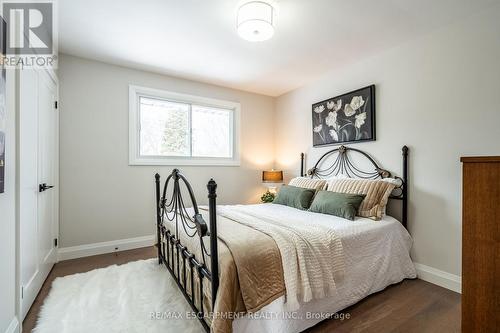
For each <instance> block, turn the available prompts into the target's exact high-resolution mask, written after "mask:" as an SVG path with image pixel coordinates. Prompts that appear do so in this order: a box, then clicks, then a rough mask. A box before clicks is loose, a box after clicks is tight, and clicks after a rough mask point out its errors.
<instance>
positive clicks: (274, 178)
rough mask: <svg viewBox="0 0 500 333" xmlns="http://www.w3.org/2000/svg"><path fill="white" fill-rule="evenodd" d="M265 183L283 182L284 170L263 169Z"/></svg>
mask: <svg viewBox="0 0 500 333" xmlns="http://www.w3.org/2000/svg"><path fill="white" fill-rule="evenodd" d="M262 182H263V183H281V182H283V171H276V170H271V171H262Z"/></svg>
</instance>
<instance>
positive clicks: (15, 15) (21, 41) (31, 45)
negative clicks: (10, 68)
mask: <svg viewBox="0 0 500 333" xmlns="http://www.w3.org/2000/svg"><path fill="white" fill-rule="evenodd" d="M52 6H53V4H52V3H51V2H5V3H4V4H3V18H4V20H5V22H6V28H7V33H6V37H7V41H6V45H5V46H6V54H8V55H14V54H17V55H30V54H33V55H49V54H52V53H53V29H54V24H53V8H52ZM16 25H17V26H18V30H19V32H18V33H16V28H15V27H16Z"/></svg>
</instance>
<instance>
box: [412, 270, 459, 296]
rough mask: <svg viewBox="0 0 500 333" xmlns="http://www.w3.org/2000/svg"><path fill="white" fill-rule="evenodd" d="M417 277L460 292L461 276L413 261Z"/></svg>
mask: <svg viewBox="0 0 500 333" xmlns="http://www.w3.org/2000/svg"><path fill="white" fill-rule="evenodd" d="M415 268H416V269H417V275H418V278H419V279H421V280H424V281H427V282H430V283H433V284H436V285H438V286H441V287H443V288H446V289H450V290H453V291H454V292H457V293H462V278H461V277H460V276H458V275H454V274H450V273H447V272H444V271H441V270H439V269H436V268H433V267H430V266H426V265H422V264H419V263H415Z"/></svg>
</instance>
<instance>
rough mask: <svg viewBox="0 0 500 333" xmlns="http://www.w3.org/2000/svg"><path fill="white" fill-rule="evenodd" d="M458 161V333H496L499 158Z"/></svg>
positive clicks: (499, 323)
mask: <svg viewBox="0 0 500 333" xmlns="http://www.w3.org/2000/svg"><path fill="white" fill-rule="evenodd" d="M460 160H461V161H462V163H463V199H462V200H463V203H462V332H467V333H468V332H474V333H478V332H488V333H489V332H500V245H499V244H500V156H495V157H493V156H491V157H489V156H483V157H462V158H461V159H460Z"/></svg>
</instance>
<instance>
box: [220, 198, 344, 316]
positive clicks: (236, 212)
mask: <svg viewBox="0 0 500 333" xmlns="http://www.w3.org/2000/svg"><path fill="white" fill-rule="evenodd" d="M217 214H218V215H221V216H223V217H225V218H228V219H230V220H232V221H235V222H237V223H239V224H242V225H244V226H247V227H250V228H253V229H255V230H258V231H260V232H262V233H264V234H266V235H268V236H270V237H272V239H273V240H274V241H275V242H276V244H277V246H278V249H279V251H280V254H281V260H282V267H283V277H284V282H285V288H286V306H287V308H288V310H289V311H293V310H296V309H298V307H299V301H300V302H303V303H305V302H309V301H311V300H313V299H320V298H323V297H326V296H332V295H335V292H336V283H335V281H338V279H341V278H343V272H344V256H343V249H342V242H341V240H340V238H339V237H337V236H336V234H335V233H334V232H333V230H332V229H331V228H327V227H321V226H315V225H312V224H311V223H308V221H301V222H294V223H293V225H291V224H289V223H287V221H280V220H278V219H276V218H273V217H272V216H262V214H255V212H254V211H253V210H252V207H251V206H242V205H237V206H218V207H217ZM227 245H228V247H229V249H230V251H231V253H232V254H233V257H235V256H238V255H239V254H238V253H237V249H233V248H231V245H230V244H227ZM247 249H248V247H247ZM240 255H243V256H244V255H245V254H243V253H240ZM235 262H236V265H238V260H237V258H236V257H235ZM240 287H241V292H242V294H243V295H244V294H245V291H244V288H245V287H246V286H245V283H242V281H241V277H240ZM248 287H249V288H258V287H259V286H255V285H253V286H248Z"/></svg>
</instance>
